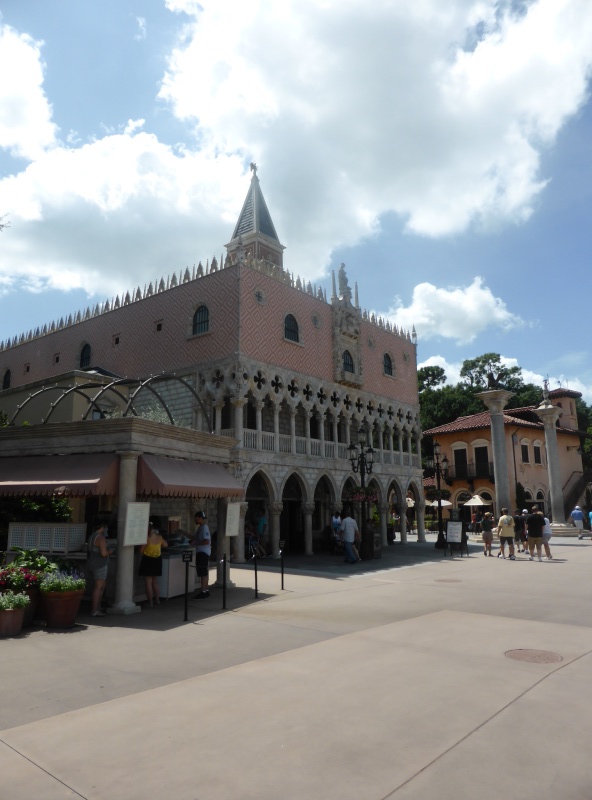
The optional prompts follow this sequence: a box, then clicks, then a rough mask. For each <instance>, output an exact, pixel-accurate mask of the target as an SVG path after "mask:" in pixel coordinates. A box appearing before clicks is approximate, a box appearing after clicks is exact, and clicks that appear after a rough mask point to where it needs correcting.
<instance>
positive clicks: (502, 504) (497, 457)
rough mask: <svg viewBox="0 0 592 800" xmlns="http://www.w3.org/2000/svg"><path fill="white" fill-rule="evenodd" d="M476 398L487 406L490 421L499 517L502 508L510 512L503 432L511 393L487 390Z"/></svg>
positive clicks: (502, 390)
mask: <svg viewBox="0 0 592 800" xmlns="http://www.w3.org/2000/svg"><path fill="white" fill-rule="evenodd" d="M477 397H480V398H481V400H483V403H484V404H485V405H486V406H487V408H488V410H489V416H490V419H491V448H492V450H493V475H494V478H495V502H496V509H495V512H496V514H498V515H499V514H500V513H501V510H502V508H507V509H508V511H510V510H511V504H510V481H509V479H508V458H507V454H506V434H505V431H504V408H505V406H506V403H507V402H508V400H509V399H510V397H512V392H508V391H506V390H505V389H488V390H487V391H486V392H479V394H478V395H477Z"/></svg>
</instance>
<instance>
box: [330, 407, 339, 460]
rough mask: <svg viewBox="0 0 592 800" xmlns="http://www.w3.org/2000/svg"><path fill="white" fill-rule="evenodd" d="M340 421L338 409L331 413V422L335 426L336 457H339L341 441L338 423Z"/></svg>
mask: <svg viewBox="0 0 592 800" xmlns="http://www.w3.org/2000/svg"><path fill="white" fill-rule="evenodd" d="M338 423H339V414H338V413H337V411H334V412H333V414H332V415H331V424H332V426H333V444H334V445H335V458H337V444H338V442H339V430H338V427H337V425H338Z"/></svg>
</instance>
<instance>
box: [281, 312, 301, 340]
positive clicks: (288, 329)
mask: <svg viewBox="0 0 592 800" xmlns="http://www.w3.org/2000/svg"><path fill="white" fill-rule="evenodd" d="M284 336H285V338H286V339H289V340H290V341H291V342H299V341H300V339H299V338H298V323H297V322H296V317H295V316H293V315H292V314H286V319H285V320H284Z"/></svg>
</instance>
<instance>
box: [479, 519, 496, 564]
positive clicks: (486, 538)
mask: <svg viewBox="0 0 592 800" xmlns="http://www.w3.org/2000/svg"><path fill="white" fill-rule="evenodd" d="M481 536H482V537H483V555H484V556H492V552H491V543H492V542H493V518H492V516H491V512H490V511H486V512H485V514H484V515H483V519H482V521H481Z"/></svg>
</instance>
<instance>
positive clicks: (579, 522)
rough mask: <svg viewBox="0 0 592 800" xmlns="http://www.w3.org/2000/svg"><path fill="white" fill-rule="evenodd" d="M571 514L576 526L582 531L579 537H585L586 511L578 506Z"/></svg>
mask: <svg viewBox="0 0 592 800" xmlns="http://www.w3.org/2000/svg"><path fill="white" fill-rule="evenodd" d="M569 516H570V517H571V518H572V520H573V524H574V525H575V526H576V528H577V529H578V530H579V532H580V534H579V536H578V539H583V538H584V512H583V511H582V509H581V508H580V507H579V506H576V507H575V508H574V510H573V511H572V512H571V514H570V515H569Z"/></svg>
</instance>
